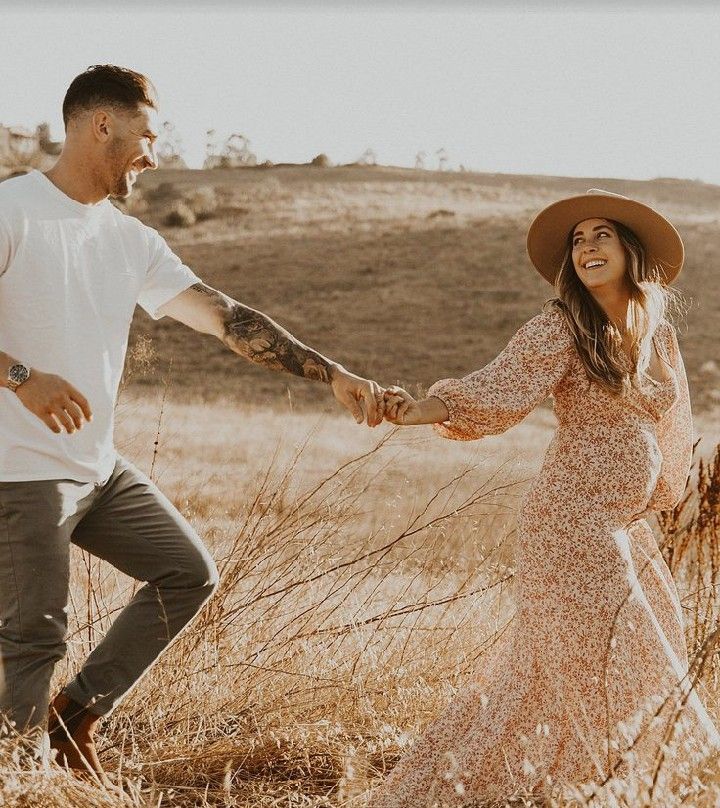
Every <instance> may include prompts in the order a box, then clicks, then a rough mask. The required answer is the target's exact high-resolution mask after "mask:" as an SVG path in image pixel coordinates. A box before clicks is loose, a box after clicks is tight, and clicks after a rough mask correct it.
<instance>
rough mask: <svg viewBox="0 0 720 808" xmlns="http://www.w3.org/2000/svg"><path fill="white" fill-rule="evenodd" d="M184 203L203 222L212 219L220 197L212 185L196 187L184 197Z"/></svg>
mask: <svg viewBox="0 0 720 808" xmlns="http://www.w3.org/2000/svg"><path fill="white" fill-rule="evenodd" d="M183 201H184V203H185V204H186V205H187V207H188V208H190V210H191V211H192V212H193V213H194V214H195V219H196V220H197V221H198V222H202V221H204V220H205V219H211V218H212V217H213V216H214V215H215V212H216V211H217V208H218V199H217V195H216V193H215V189H214V188H213V187H212V186H211V185H204V186H203V187H201V188H194V189H193V190H192V191H190V192H189V193H187V194H185V195H184V197H183Z"/></svg>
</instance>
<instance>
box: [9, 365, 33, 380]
mask: <svg viewBox="0 0 720 808" xmlns="http://www.w3.org/2000/svg"><path fill="white" fill-rule="evenodd" d="M29 377H30V371H29V370H28V369H27V368H26V367H25V365H13V366H12V367H11V368H10V370H9V371H8V379H9V380H10V381H11V382H16V383H17V384H22V383H23V382H25V381H27V380H28V378H29Z"/></svg>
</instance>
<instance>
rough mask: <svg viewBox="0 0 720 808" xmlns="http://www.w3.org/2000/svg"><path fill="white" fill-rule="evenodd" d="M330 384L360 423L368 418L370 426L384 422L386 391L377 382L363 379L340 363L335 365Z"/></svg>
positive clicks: (338, 397) (336, 395) (344, 405)
mask: <svg viewBox="0 0 720 808" xmlns="http://www.w3.org/2000/svg"><path fill="white" fill-rule="evenodd" d="M330 384H331V386H332V391H333V393H334V394H335V398H336V399H337V400H338V401H339V402H340V403H341V404H342V405H343V407H345V408H346V409H348V410H349V411H350V412H351V413H352V416H353V418H354V419H355V420H356V421H357V423H358V424H361V423H362V422H363V421H364V420H366V419H367V425H368V426H377V425H378V424H380V423H382V420H383V413H384V411H385V406H384V403H383V392H384V391H383V389H382V388H381V387H380V385H378V383H377V382H373V381H370V380H368V379H363V378H361V377H360V376H356V375H355V374H354V373H349V372H348V371H347V370H345V368H344V367H341V366H340V365H334V366H333V367H332V369H331V381H330Z"/></svg>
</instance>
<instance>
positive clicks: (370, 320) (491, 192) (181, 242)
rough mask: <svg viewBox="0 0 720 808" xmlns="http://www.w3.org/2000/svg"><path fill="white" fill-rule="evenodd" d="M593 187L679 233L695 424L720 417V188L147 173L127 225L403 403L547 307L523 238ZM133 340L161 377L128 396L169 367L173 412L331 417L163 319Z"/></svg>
mask: <svg viewBox="0 0 720 808" xmlns="http://www.w3.org/2000/svg"><path fill="white" fill-rule="evenodd" d="M589 187H602V188H607V189H608V190H611V191H616V192H619V193H624V194H628V195H631V196H634V197H636V198H639V199H641V200H643V201H646V202H648V203H649V204H652V205H655V206H657V207H658V208H659V209H661V210H662V211H663V212H664V213H666V214H667V215H669V216H670V218H671V219H672V220H673V222H674V223H675V224H676V226H677V227H678V228H679V229H680V231H681V233H682V235H683V237H684V239H685V242H686V247H687V263H686V266H685V269H684V271H683V273H682V275H681V276H680V279H679V282H678V286H679V288H680V289H681V290H682V291H683V292H684V293H685V295H686V297H687V298H688V301H689V303H690V309H689V313H688V315H687V317H686V319H685V321H684V322H683V323H680V324H679V332H680V340H681V345H682V348H683V352H684V356H685V361H686V365H687V369H688V374H689V377H690V383H691V387H692V392H693V400H694V406H695V408H696V410H698V411H700V410H703V411H706V412H707V411H708V410H710V409H711V408H712V407H713V405H714V404H715V403H716V402H717V401H718V399H720V370H718V368H717V367H716V365H715V364H714V363H715V362H716V361H719V357H718V347H717V341H716V334H717V331H718V327H720V292H718V291H717V286H716V276H717V269H718V267H717V264H718V258H717V256H718V255H720V227H718V216H719V215H720V214H719V213H718V212H719V211H720V186H714V185H707V184H704V183H700V182H693V181H685V180H673V179H658V180H653V181H650V182H638V181H625V180H609V179H602V180H599V179H592V178H591V179H575V178H572V179H569V178H555V177H541V176H520V175H518V176H514V175H496V174H470V173H449V172H447V173H438V172H430V171H413V170H406V169H393V168H384V167H338V168H330V169H319V168H312V167H284V168H279V167H278V168H271V169H245V170H242V169H241V170H238V169H236V170H216V171H210V172H208V171H157V172H153V173H146V174H144V175H142V177H141V181H140V182H139V183H138V188H137V189H136V190H135V192H134V193H133V196H132V197H131V198H130V200H129V203H128V209H129V210H130V212H132V213H134V214H135V215H137V216H139V217H140V218H141V219H143V220H144V221H146V222H147V223H149V224H151V225H153V226H155V227H158V229H159V230H160V231H161V232H162V233H163V234H164V235H165V236H166V238H167V239H168V241H169V242H170V244H171V245H172V246H173V248H174V249H175V250H176V251H177V253H178V254H179V255H180V256H181V257H182V258H183V260H184V261H185V262H186V263H187V264H188V265H189V266H191V267H192V268H193V269H194V270H195V271H196V272H197V273H198V274H199V275H200V276H201V277H202V278H203V279H204V280H205V281H206V282H207V283H209V284H210V285H212V286H215V287H217V288H219V289H222V290H223V291H225V292H226V293H228V294H230V295H232V296H233V297H235V298H236V299H238V300H240V301H242V302H244V303H246V304H248V305H250V306H253V307H255V308H258V309H261V310H262V311H264V312H266V313H267V314H269V315H271V316H272V317H274V318H275V319H276V320H277V321H278V322H280V323H281V324H282V325H284V326H285V327H287V328H289V329H290V330H291V331H292V332H293V333H294V334H295V335H296V336H297V337H298V338H300V339H302V340H303V341H305V342H306V343H307V344H309V345H311V346H312V347H314V348H316V349H317V350H319V351H321V352H323V353H325V354H326V355H327V356H330V357H332V358H334V359H337V360H338V361H341V362H342V363H343V364H345V365H346V366H347V367H348V368H349V369H351V370H354V371H355V372H357V373H361V374H365V375H369V376H373V377H375V378H377V379H378V381H380V382H381V383H390V382H401V383H402V384H404V385H408V386H409V387H410V388H413V387H414V386H415V385H418V384H419V385H421V386H427V385H429V384H430V383H431V382H433V381H434V380H435V379H437V378H440V377H443V376H447V375H457V374H463V373H466V372H469V371H470V370H473V369H475V368H478V367H481V366H482V365H483V364H485V363H487V362H488V361H489V360H490V359H492V358H493V357H494V356H495V355H496V354H497V353H498V352H499V351H500V350H501V349H502V347H503V346H504V345H505V344H506V343H507V340H508V339H509V338H510V336H511V335H512V334H513V332H514V331H515V330H516V329H517V328H518V327H519V326H520V325H521V324H522V323H523V322H524V321H525V320H527V319H529V318H530V317H532V316H533V315H534V314H535V313H536V312H537V311H538V310H539V307H540V306H541V304H542V302H543V301H544V300H545V299H547V298H548V297H550V296H551V295H552V289H551V287H550V286H549V285H548V284H547V283H546V282H545V281H543V280H542V278H540V276H539V275H538V274H537V273H536V272H535V271H534V269H532V267H531V265H530V263H529V261H528V259H527V257H526V254H525V246H524V241H525V232H526V230H527V226H528V224H529V222H530V220H531V218H532V216H533V215H534V213H535V212H536V211H537V210H538V209H539V208H541V207H542V206H543V205H545V204H547V203H548V202H550V201H552V200H554V199H556V198H560V197H562V196H564V195H567V194H571V193H582V192H583V191H585V190H586V189H587V188H589ZM183 199H184V200H185V202H186V204H184V206H182V205H181V207H180V208H178V207H177V206H178V203H179V202H180V201H182V200H183ZM188 209H190V210H191V211H196V212H197V213H198V214H199V216H198V221H197V222H195V223H194V224H187V221H188V219H187V218H184V216H185V214H187V211H188ZM178 211H179V212H178ZM169 214H172V216H171V218H170V219H168V216H169ZM180 214H183V215H180ZM189 217H190V218H192V214H189ZM168 221H176V222H180V223H182V222H186V223H185V224H184V225H182V224H181V226H175V227H171V226H169V225H168V224H166V222H168ZM142 337H149V338H150V339H151V340H152V346H153V348H154V350H155V351H156V359H155V370H154V372H153V373H150V374H146V375H145V376H142V375H141V374H139V373H136V374H135V375H134V376H133V377H132V379H131V382H132V383H137V384H157V379H158V375H159V374H160V375H161V374H162V373H163V372H164V371H165V369H166V368H167V366H168V363H169V361H170V359H171V358H172V362H173V371H172V384H173V388H174V391H175V392H174V395H175V396H178V397H185V396H194V394H199V395H201V396H203V397H205V398H208V399H213V398H216V397H220V396H225V395H228V394H229V395H231V396H233V397H234V396H237V397H238V398H239V399H242V400H245V401H253V402H257V403H261V402H266V401H267V402H270V401H272V400H276V399H277V398H278V397H279V396H280V397H282V398H283V399H285V400H287V395H288V391H289V394H290V395H291V397H292V399H293V401H294V402H296V403H298V404H300V405H303V404H310V403H311V402H318V401H321V400H325V401H326V400H327V399H326V398H324V393H325V391H323V390H321V389H319V385H317V384H311V383H307V382H304V381H302V380H297V379H294V378H291V377H288V376H285V375H284V374H274V373H271V372H268V371H266V370H259V369H257V368H254V367H252V366H250V365H249V364H248V363H246V362H243V361H242V360H240V359H239V358H237V357H235V356H234V355H233V354H232V353H230V352H229V351H228V350H227V349H226V348H225V347H224V346H223V345H221V344H220V343H219V342H217V341H216V340H214V339H212V338H209V337H202V336H200V335H197V334H195V333H193V332H192V331H190V330H188V329H186V328H185V327H184V326H181V325H179V324H177V323H174V322H173V321H171V320H169V319H168V318H165V319H164V320H162V321H159V322H157V323H155V322H153V321H151V320H150V318H148V317H147V316H146V315H145V314H144V313H142V312H140V311H138V314H137V316H136V320H135V323H134V325H133V331H132V336H131V340H132V342H133V343H137V341H138V339H141V338H142ZM321 395H322V396H323V398H321V397H320V396H321Z"/></svg>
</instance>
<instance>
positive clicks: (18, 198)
mask: <svg viewBox="0 0 720 808" xmlns="http://www.w3.org/2000/svg"><path fill="white" fill-rule="evenodd" d="M63 118H64V121H65V128H66V135H67V136H66V140H65V144H64V147H63V150H62V153H61V155H60V157H59V159H58V161H57V163H56V165H55V166H54V167H53V168H52V169H51V170H50V171H48V172H47V173H45V174H43V173H41V172H39V171H32V172H30V173H29V174H28V175H26V176H23V177H18V178H14V179H10V180H7V181H6V182H4V183H2V185H0V662H1V663H2V667H1V671H0V673H1V674H2V677H1V678H0V713H2V714H3V715H4V716H5V717H6V718H7V719H10V720H12V721H14V722H15V726H16V727H17V729H18V730H20V731H25V730H28V729H32V728H42V726H43V724H44V721H45V717H46V714H47V712H48V706H49V705H48V702H49V684H50V677H51V674H52V671H53V667H54V665H55V663H56V662H57V661H58V660H59V659H60V658H62V656H63V655H64V653H65V635H66V628H67V613H66V605H67V601H68V577H69V545H70V543H71V542H72V543H73V544H76V545H78V546H79V547H82V548H84V549H85V550H87V551H89V552H90V553H93V554H94V555H96V556H99V557H101V558H104V559H105V560H107V561H109V562H110V563H111V564H113V565H114V566H115V567H117V568H118V569H120V570H122V571H123V572H124V573H126V574H128V575H131V576H133V577H134V578H136V579H138V580H141V581H146V582H147V583H146V584H145V586H143V587H142V588H141V589H140V590H139V591H138V593H137V594H136V595H135V597H134V598H133V599H132V601H131V602H130V603H129V604H128V605H127V607H126V608H125V609H124V611H123V612H122V613H121V614H120V615H119V616H118V618H117V619H116V620H115V622H114V624H113V625H112V627H111V628H110V630H109V631H108V633H107V634H106V636H105V637H104V639H103V640H102V642H100V644H99V645H98V646H97V647H96V648H95V649H94V650H93V651H92V653H91V654H90V656H89V657H88V659H87V661H86V662H85V664H84V666H83V667H82V670H80V671H79V672H78V674H77V676H76V677H75V678H74V679H73V680H72V681H71V682H69V683H68V684H67V685H66V686H65V687H64V688H63V690H62V692H61V693H60V694H59V695H58V696H57V697H56V698H55V699H54V701H53V703H52V705H50V718H49V724H48V729H49V731H50V740H51V744H52V746H53V747H54V748H56V749H57V750H58V758H59V759H60V761H61V762H64V763H66V764H67V765H69V766H71V767H73V768H78V769H83V768H84V769H85V770H86V771H87V772H92V771H94V772H96V773H97V774H98V776H99V777H101V778H102V779H103V780H104V782H107V778H106V776H105V774H104V772H103V771H102V768H101V766H100V763H99V761H98V759H97V755H96V750H95V745H94V742H93V733H94V730H95V727H96V724H97V722H98V720H99V718H100V717H101V716H103V715H106V714H108V713H109V712H110V711H111V710H112V709H113V708H114V707H115V706H116V705H117V704H118V703H119V702H120V700H121V699H122V698H123V696H125V695H126V694H127V692H128V691H129V690H130V688H132V687H133V686H134V685H135V684H136V683H137V681H138V680H139V679H140V677H141V676H142V675H143V674H144V673H145V672H146V671H147V670H148V668H149V667H150V666H151V665H152V664H153V662H154V661H155V660H156V659H157V657H158V656H159V654H161V653H162V652H163V651H164V650H165V649H166V648H167V646H168V645H169V643H170V642H171V641H172V640H173V639H174V638H176V637H177V635H178V633H179V632H180V631H181V629H182V628H183V627H184V626H185V625H187V623H188V622H189V621H190V620H191V619H192V618H193V617H194V616H195V615H196V614H197V612H198V611H199V610H200V608H201V606H202V605H203V604H204V603H205V601H206V600H207V599H208V598H209V597H210V596H211V595H212V593H213V591H214V590H215V588H216V586H217V582H218V574H217V569H216V567H215V564H214V563H213V560H212V558H211V557H210V555H209V553H208V551H207V550H206V549H205V547H204V546H203V544H202V542H201V540H200V538H199V537H198V536H197V534H196V533H195V531H194V530H193V529H192V528H191V527H190V525H189V524H188V523H187V522H186V521H185V519H184V518H183V517H182V515H181V514H180V513H179V512H178V511H177V510H176V509H175V508H174V507H173V506H172V504H171V503H170V502H169V501H168V500H167V498H166V497H164V496H163V494H162V493H161V492H160V491H159V490H158V489H157V488H156V487H155V486H154V484H153V483H152V482H151V481H150V480H149V479H148V478H147V477H146V476H145V475H144V474H142V473H141V472H139V471H138V470H137V469H136V468H134V467H133V466H132V465H131V464H130V463H129V462H128V461H126V460H125V459H124V458H122V457H120V456H119V455H118V454H117V452H116V450H115V448H114V446H113V409H114V404H115V399H116V396H117V390H118V384H119V380H120V376H121V372H122V367H123V363H124V359H125V351H126V348H127V339H128V330H129V327H130V321H131V318H132V314H133V310H134V308H135V305H136V304H137V303H139V304H140V305H141V306H142V307H143V308H144V309H145V310H146V311H147V312H148V313H149V314H150V316H151V317H154V318H155V319H157V318H160V317H163V316H169V317H172V318H174V319H176V320H179V321H180V322H181V323H185V324H186V325H188V326H190V327H191V328H193V329H195V330H197V331H200V332H202V333H205V334H213V335H214V336H216V337H217V338H218V339H220V340H222V341H223V343H224V344H225V345H227V347H228V348H229V349H230V350H232V351H234V352H235V353H237V354H239V355H240V356H242V357H244V358H245V359H248V360H250V361H251V362H255V363H258V364H261V365H263V366H265V367H267V368H270V369H272V370H278V371H283V372H286V373H292V374H295V375H297V376H304V377H305V378H308V379H313V380H316V381H321V382H324V383H326V384H328V385H329V386H330V387H331V389H332V391H333V393H334V394H335V397H336V398H337V399H338V400H339V401H340V402H341V403H342V404H343V405H344V406H345V407H347V408H348V409H349V410H350V412H351V413H352V414H353V415H354V416H355V418H356V420H357V421H358V423H360V422H362V421H363V419H364V416H363V408H364V410H365V417H366V419H367V423H368V425H369V426H376V425H377V424H378V423H379V422H380V421H381V420H382V414H383V413H382V410H383V404H382V391H381V390H380V388H379V387H378V386H377V385H376V384H375V383H374V382H370V381H367V380H365V379H361V378H359V377H358V376H355V375H353V374H352V373H348V372H347V371H346V370H345V369H344V368H343V367H342V366H341V365H339V364H337V363H336V362H332V361H330V360H329V359H327V358H325V357H324V356H322V355H321V354H319V353H317V352H316V351H313V350H311V349H310V348H308V347H306V346H305V345H303V344H302V343H301V342H299V341H298V340H296V339H295V338H294V337H293V336H292V335H291V334H289V333H288V332H287V331H285V330H284V329H282V328H281V327H280V326H279V325H277V324H276V323H275V322H273V321H272V320H271V319H270V318H269V317H266V316H265V315H264V314H262V313H260V312H258V311H254V310H253V309H251V308H248V307H247V306H244V305H242V304H241V303H239V302H237V301H235V300H233V299H232V298H230V297H228V296H227V295H225V294H223V293H222V292H219V291H217V290H215V289H212V288H211V287H209V286H207V285H206V284H204V283H203V282H202V281H201V280H200V278H198V277H197V276H196V275H195V274H194V273H193V272H192V271H191V270H190V269H189V268H188V267H186V266H184V265H183V264H182V262H181V261H180V259H179V258H178V257H177V256H176V255H174V254H173V253H172V252H171V250H170V249H169V247H168V246H167V244H166V243H165V241H164V239H163V238H161V236H160V235H159V234H158V233H157V231H155V230H153V229H151V228H149V227H146V226H145V225H143V224H142V223H141V222H139V221H138V220H137V219H134V218H132V217H130V216H127V215H125V214H123V213H121V212H120V211H119V210H117V208H115V206H113V205H112V204H111V203H110V201H109V200H108V197H109V196H111V197H118V198H124V197H127V196H128V195H129V194H130V192H131V190H132V186H133V184H134V182H135V180H136V178H137V176H138V174H140V173H141V172H143V171H145V170H147V169H154V168H156V167H157V159H156V154H155V141H156V139H157V133H158V120H157V97H156V93H155V89H154V87H153V85H152V84H151V83H150V81H149V80H148V79H147V78H146V77H144V76H142V75H141V74H139V73H136V72H134V71H131V70H127V69H124V68H120V67H115V66H112V65H97V66H94V67H91V68H89V69H88V70H87V71H85V72H84V73H82V74H81V75H79V76H78V77H77V78H75V79H74V81H73V82H72V83H71V85H70V87H69V89H68V91H67V94H66V96H65V100H64V103H63ZM137 626H142V628H143V630H142V632H136V630H135V627H137Z"/></svg>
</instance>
